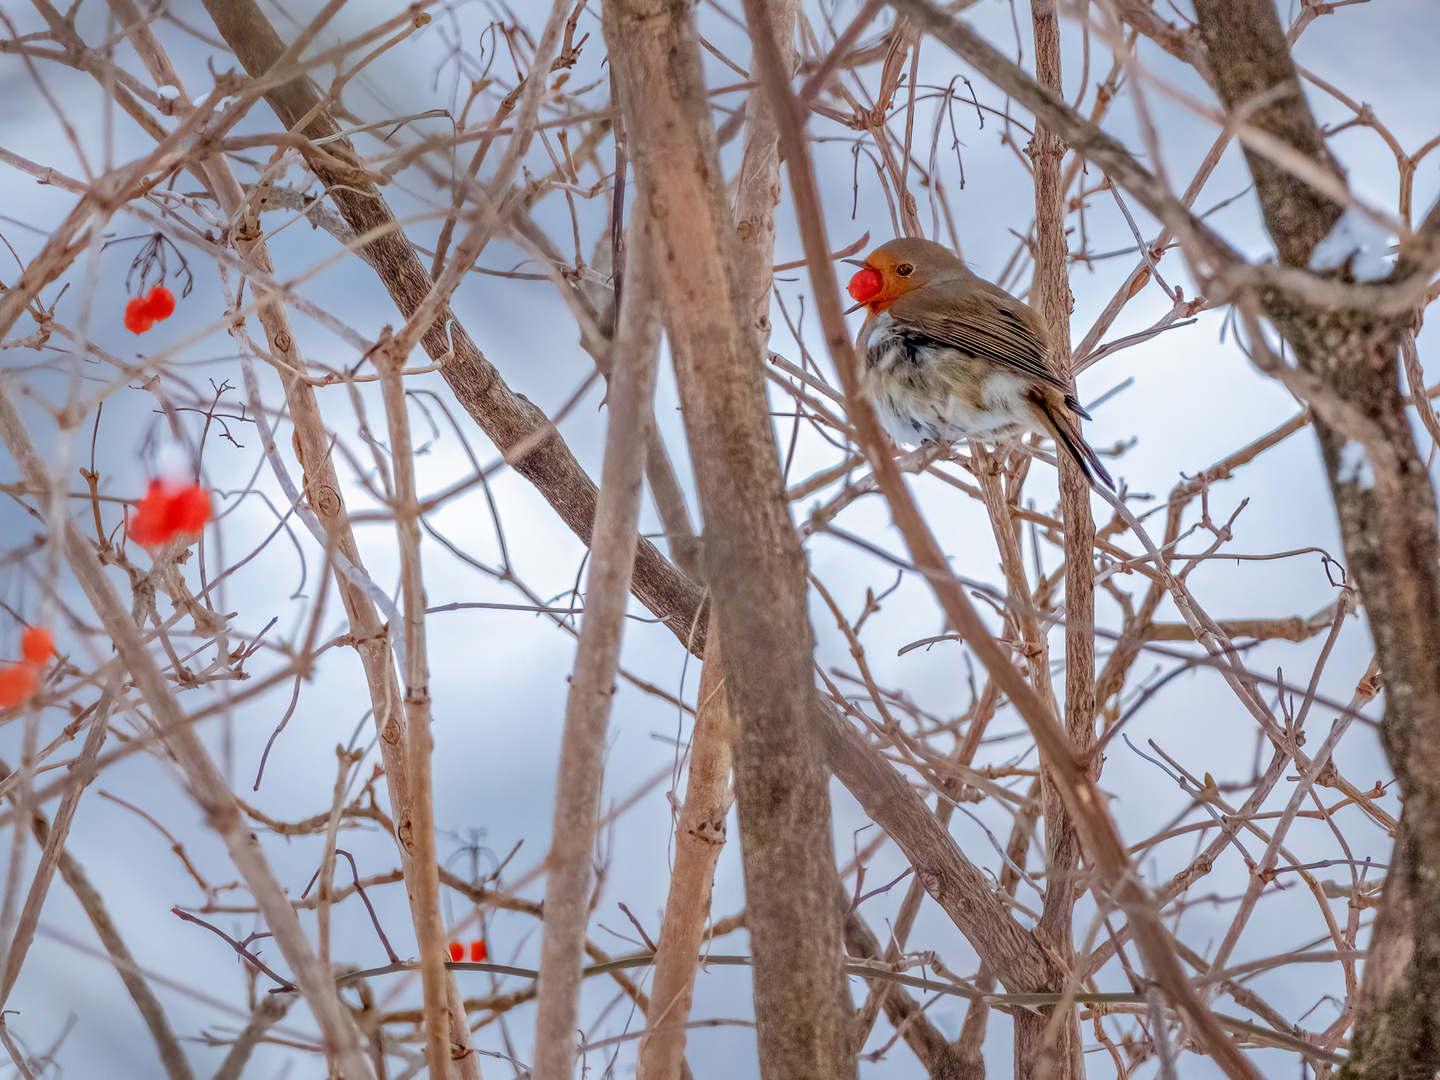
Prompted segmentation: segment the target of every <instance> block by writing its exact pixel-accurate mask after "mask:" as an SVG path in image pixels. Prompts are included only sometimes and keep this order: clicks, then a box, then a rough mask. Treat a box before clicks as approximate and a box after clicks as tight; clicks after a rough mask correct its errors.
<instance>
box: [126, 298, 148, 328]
mask: <svg viewBox="0 0 1440 1080" xmlns="http://www.w3.org/2000/svg"><path fill="white" fill-rule="evenodd" d="M154 325H155V317H154V316H153V315H151V314H150V310H149V308H148V307H147V306H146V304H145V301H144V300H142V299H140V297H138V296H137V297H135V299H133V300H131V301H130V302H129V303H128V304H126V305H125V329H126V330H129V331H130V332H131V333H132V334H143V333H144V332H145V331H146V330H149V329H150V327H152V326H154Z"/></svg>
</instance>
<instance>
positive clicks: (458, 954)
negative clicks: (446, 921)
mask: <svg viewBox="0 0 1440 1080" xmlns="http://www.w3.org/2000/svg"><path fill="white" fill-rule="evenodd" d="M450 959H451V960H453V961H455V963H457V964H458V963H460V961H461V960H464V959H465V946H464V945H461V944H460V942H458V941H452V942H450Z"/></svg>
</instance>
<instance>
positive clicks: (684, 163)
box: [604, 0, 855, 1080]
mask: <svg viewBox="0 0 1440 1080" xmlns="http://www.w3.org/2000/svg"><path fill="white" fill-rule="evenodd" d="M604 14H605V18H604V26H605V36H606V41H607V43H608V44H609V46H610V61H611V64H612V65H613V67H614V69H615V75H616V78H615V82H616V85H617V87H618V89H619V98H620V100H619V104H620V107H621V109H622V111H623V113H624V116H625V126H626V132H627V134H628V137H629V139H630V152H631V157H632V159H633V161H634V163H635V174H636V183H637V189H638V191H637V198H638V199H640V200H642V201H644V202H645V203H646V205H647V206H648V209H649V212H650V213H651V214H652V215H653V217H654V220H655V228H656V236H657V239H658V240H659V250H658V252H657V265H658V266H659V267H660V268H661V273H660V277H661V282H662V289H661V294H662V297H663V300H664V309H665V317H666V328H667V330H668V332H669V340H670V346H671V351H672V353H673V355H674V357H675V367H676V377H677V381H678V383H679V388H680V399H681V404H682V407H683V409H684V413H685V428H686V435H687V438H688V440H689V444H690V457H691V460H692V462H694V466H695V479H696V488H697V491H698V493H699V498H700V505H701V510H702V512H703V515H704V519H705V532H704V561H703V565H704V569H705V574H706V583H707V585H708V586H709V589H710V592H711V596H712V597H713V603H714V613H713V615H712V622H713V625H714V628H715V632H716V633H717V634H718V635H719V636H720V639H721V641H722V642H723V648H724V652H725V666H726V671H727V681H726V695H727V698H728V700H729V706H730V710H731V712H732V713H733V715H734V716H735V719H736V722H737V724H738V726H739V733H738V737H737V740H736V744H735V791H736V803H737V808H738V815H739V821H740V845H741V853H742V856H743V860H744V870H745V893H746V925H747V927H748V929H749V932H750V940H751V945H752V952H753V953H754V956H755V967H754V985H755V1017H756V1026H757V1039H758V1043H759V1050H760V1068H761V1075H762V1076H764V1077H766V1078H767V1080H780V1078H785V1080H789V1078H792V1077H793V1078H795V1080H800V1078H802V1077H804V1078H812V1077H825V1078H827V1080H830V1078H835V1080H841V1078H843V1077H846V1076H854V1075H855V1058H854V1055H853V1054H852V1053H851V1052H850V1040H849V1031H850V1023H851V1005H850V998H849V991H848V988H847V986H846V982H845V977H844V973H843V960H844V954H843V950H842V947H841V940H840V919H839V914H838V912H837V911H836V909H835V903H834V896H835V890H836V888H837V887H838V875H837V873H836V870H835V859H834V853H833V848H832V844H831V837H830V799H829V793H828V790H827V772H826V769H825V767H824V757H823V754H822V752H821V749H820V744H819V737H818V732H817V731H816V729H815V726H814V724H813V723H812V721H811V714H810V705H811V701H812V698H813V693H814V690H813V676H812V673H811V672H812V668H811V665H812V659H811V654H812V652H813V650H814V642H813V636H812V632H811V628H810V623H809V619H808V616H807V613H806V606H805V597H806V578H805V557H804V553H803V551H802V550H801V548H800V542H799V538H798V537H797V535H796V533H795V529H794V528H793V526H792V525H791V523H790V515H789V508H788V505H787V504H786V502H785V493H784V486H783V484H782V481H781V475H780V466H779V461H778V455H777V451H776V446H775V440H774V434H773V431H772V428H771V422H770V414H769V406H768V403H767V400H766V396H765V383H764V371H763V366H762V365H763V358H762V355H761V348H760V341H759V338H758V336H757V335H756V333H755V332H754V330H753V328H752V324H753V318H754V316H753V310H754V309H753V305H752V304H751V302H750V300H751V298H749V297H745V296H744V295H742V294H741V293H740V291H739V290H738V288H737V284H736V281H737V279H736V275H735V270H734V251H733V247H734V245H733V233H734V226H733V224H732V221H733V219H732V217H731V214H730V212H729V209H728V208H727V207H726V206H725V203H724V198H723V193H722V190H721V175H722V174H721V171H720V165H719V159H718V154H717V149H716V142H715V132H714V127H713V124H712V121H711V116H710V109H709V104H708V101H707V99H706V94H705V84H704V81H703V77H702V72H701V64H700V43H699V36H698V33H697V31H696V28H695V24H694V10H693V8H692V7H691V5H690V4H689V3H687V2H685V0H611V2H610V3H607V4H606V6H605V11H604Z"/></svg>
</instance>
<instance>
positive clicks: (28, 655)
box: [20, 626, 55, 666]
mask: <svg viewBox="0 0 1440 1080" xmlns="http://www.w3.org/2000/svg"><path fill="white" fill-rule="evenodd" d="M20 655H21V656H23V657H25V660H26V662H27V663H30V664H35V665H37V666H41V665H44V664H46V663H48V662H49V661H50V657H52V656H54V655H55V636H54V635H53V634H51V633H50V631H49V630H46V629H45V628H44V627H43V626H32V627H30V629H28V630H26V631H25V636H24V637H22V638H21V639H20Z"/></svg>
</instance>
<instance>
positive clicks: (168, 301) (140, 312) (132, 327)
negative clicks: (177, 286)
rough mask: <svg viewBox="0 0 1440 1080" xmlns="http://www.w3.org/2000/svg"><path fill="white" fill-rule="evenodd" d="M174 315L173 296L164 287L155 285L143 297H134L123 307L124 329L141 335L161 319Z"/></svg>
mask: <svg viewBox="0 0 1440 1080" xmlns="http://www.w3.org/2000/svg"><path fill="white" fill-rule="evenodd" d="M174 314H175V294H174V293H173V292H171V291H170V290H169V289H167V288H166V287H165V286H164V285H156V286H155V287H154V288H153V289H151V290H150V292H149V293H148V294H146V295H145V296H144V297H139V296H137V297H135V298H134V299H133V300H131V301H130V302H129V303H128V304H126V305H125V329H126V330H129V331H130V332H131V333H132V334H143V333H144V332H145V331H146V330H149V329H150V328H151V327H152V326H154V325H155V324H156V323H157V322H159V321H160V320H161V319H168V318H169V317H170V316H171V315H174Z"/></svg>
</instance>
